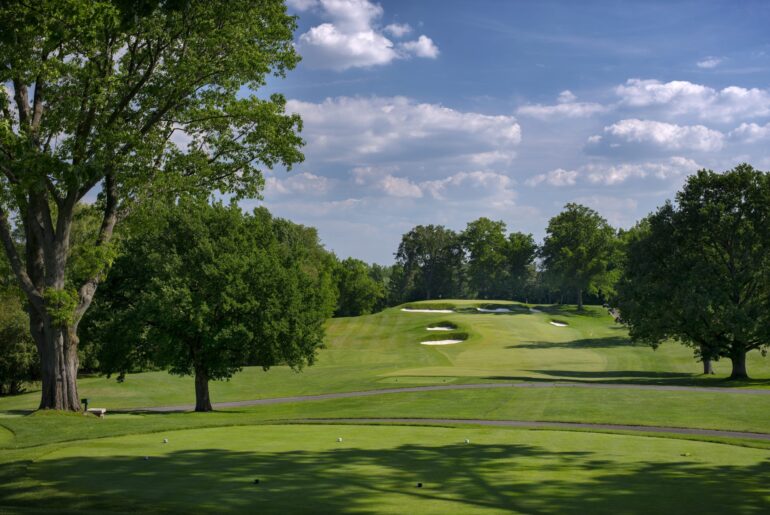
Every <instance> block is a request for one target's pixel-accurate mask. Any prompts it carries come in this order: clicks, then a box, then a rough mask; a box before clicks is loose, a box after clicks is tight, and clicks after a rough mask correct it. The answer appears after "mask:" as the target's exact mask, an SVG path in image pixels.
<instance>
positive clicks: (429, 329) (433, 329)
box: [425, 327, 454, 331]
mask: <svg viewBox="0 0 770 515" xmlns="http://www.w3.org/2000/svg"><path fill="white" fill-rule="evenodd" d="M425 329H427V330H428V331H452V330H454V327H426V328H425Z"/></svg>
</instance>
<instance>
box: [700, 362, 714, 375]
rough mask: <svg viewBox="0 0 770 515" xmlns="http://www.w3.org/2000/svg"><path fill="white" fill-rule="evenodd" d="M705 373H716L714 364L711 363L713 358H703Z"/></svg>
mask: <svg viewBox="0 0 770 515" xmlns="http://www.w3.org/2000/svg"><path fill="white" fill-rule="evenodd" d="M701 361H703V375H707V376H708V375H714V365H712V363H711V359H709V358H703V359H702V360H701Z"/></svg>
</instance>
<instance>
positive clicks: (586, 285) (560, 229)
mask: <svg viewBox="0 0 770 515" xmlns="http://www.w3.org/2000/svg"><path fill="white" fill-rule="evenodd" d="M546 232H547V234H546V237H545V240H544V242H543V247H542V249H541V251H540V256H541V257H542V259H543V267H544V269H545V271H546V273H547V274H548V275H549V276H551V277H552V278H553V279H555V280H556V281H557V282H558V283H560V284H562V285H563V286H564V287H565V288H570V289H572V290H573V291H575V292H576V293H577V304H578V309H581V310H582V309H583V293H584V292H595V291H596V290H598V289H599V288H601V286H602V285H603V284H606V283H607V281H608V280H609V277H608V275H607V271H608V266H609V262H610V258H611V257H612V255H613V251H614V245H615V242H614V238H615V231H614V229H613V228H612V227H611V226H610V225H609V224H608V223H607V221H606V220H605V219H604V218H602V217H601V216H600V215H599V214H598V213H597V212H596V211H594V210H593V209H590V208H588V207H586V206H582V205H580V204H573V203H570V204H567V205H566V206H564V210H563V211H562V212H561V213H559V214H558V215H556V216H555V217H553V218H551V220H550V221H549V222H548V229H547V231H546Z"/></svg>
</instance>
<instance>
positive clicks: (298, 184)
mask: <svg viewBox="0 0 770 515" xmlns="http://www.w3.org/2000/svg"><path fill="white" fill-rule="evenodd" d="M329 182H330V181H329V179H328V178H326V177H322V176H320V175H315V174H312V173H308V172H301V173H296V174H295V173H292V174H290V175H289V176H288V177H287V178H286V179H279V178H278V177H275V176H270V177H268V178H267V179H265V194H266V195H270V194H278V195H288V194H291V193H300V194H306V195H307V194H309V195H322V194H324V193H326V192H327V191H328V190H329V187H330V184H329Z"/></svg>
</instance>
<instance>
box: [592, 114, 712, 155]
mask: <svg viewBox="0 0 770 515" xmlns="http://www.w3.org/2000/svg"><path fill="white" fill-rule="evenodd" d="M622 143H641V144H645V145H649V146H652V147H657V148H660V149H664V150H682V149H687V150H696V151H702V152H712V151H716V150H720V149H721V148H722V146H723V145H724V135H723V134H722V133H721V132H719V131H715V130H712V129H709V128H708V127H704V126H703V125H684V126H683V125H676V124H672V123H665V122H658V121H653V120H639V119H636V118H630V119H626V120H620V121H619V122H617V123H614V124H612V125H610V126H607V127H605V128H604V136H603V137H596V136H593V137H592V138H590V139H589V144H593V145H601V144H606V145H609V146H610V147H618V146H620V145H621V144H622Z"/></svg>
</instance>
